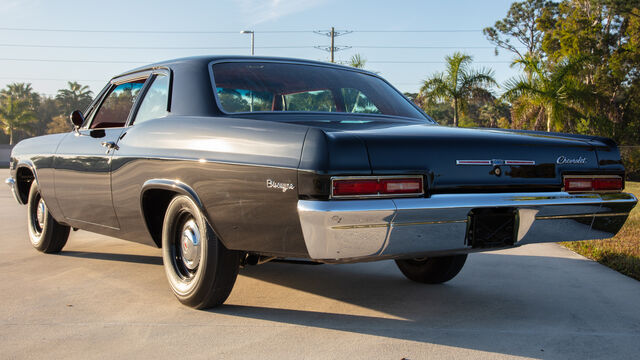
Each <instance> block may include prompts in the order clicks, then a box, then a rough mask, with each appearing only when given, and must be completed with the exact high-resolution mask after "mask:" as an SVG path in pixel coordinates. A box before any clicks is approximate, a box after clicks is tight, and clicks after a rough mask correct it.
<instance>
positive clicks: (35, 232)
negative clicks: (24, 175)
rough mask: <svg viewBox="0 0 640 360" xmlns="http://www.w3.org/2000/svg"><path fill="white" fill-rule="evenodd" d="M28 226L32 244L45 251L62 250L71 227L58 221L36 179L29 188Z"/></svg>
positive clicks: (54, 251) (55, 251)
mask: <svg viewBox="0 0 640 360" xmlns="http://www.w3.org/2000/svg"><path fill="white" fill-rule="evenodd" d="M27 227H28V228H29V240H31V245H33V247H34V248H36V249H38V250H39V251H42V252H44V253H57V252H60V251H61V250H62V248H63V247H64V245H65V244H66V243H67V239H68V238H69V227H68V226H65V225H62V224H60V223H58V222H57V221H56V219H54V218H53V216H51V214H50V213H49V208H47V204H46V203H45V202H44V199H43V198H42V196H41V194H40V188H39V187H38V184H37V183H36V182H35V180H34V181H33V182H32V183H31V188H30V189H29V201H28V202H27Z"/></svg>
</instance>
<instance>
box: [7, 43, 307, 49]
mask: <svg viewBox="0 0 640 360" xmlns="http://www.w3.org/2000/svg"><path fill="white" fill-rule="evenodd" d="M0 46H6V47H27V48H61V49H125V50H126V49H131V50H138V49H139V50H210V49H246V48H247V47H246V46H177V47H171V46H97V45H96V46H94V45H45V44H0ZM256 49H313V46H256Z"/></svg>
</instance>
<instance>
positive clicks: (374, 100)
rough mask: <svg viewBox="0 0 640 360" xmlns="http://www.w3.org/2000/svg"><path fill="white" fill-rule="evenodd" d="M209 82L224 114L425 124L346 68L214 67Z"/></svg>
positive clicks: (389, 91)
mask: <svg viewBox="0 0 640 360" xmlns="http://www.w3.org/2000/svg"><path fill="white" fill-rule="evenodd" d="M213 78H214V81H215V87H216V92H217V96H218V100H219V103H220V106H221V107H222V110H224V111H225V112H227V113H245V112H272V111H296V112H339V113H352V114H380V115H391V116H402V117H407V118H415V119H420V120H424V119H425V117H424V115H422V113H420V111H418V110H417V109H416V108H415V107H414V106H413V105H411V104H410V103H409V102H408V101H407V100H406V99H405V98H404V97H403V96H402V95H400V94H399V93H398V92H397V91H396V90H395V89H393V88H392V87H390V86H389V85H388V84H387V83H386V82H384V81H382V80H381V79H379V78H377V77H375V76H371V75H367V74H364V73H361V72H357V71H350V70H347V69H345V70H342V69H336V68H331V67H325V66H313V65H302V64H283V63H260V62H231V63H219V64H214V65H213Z"/></svg>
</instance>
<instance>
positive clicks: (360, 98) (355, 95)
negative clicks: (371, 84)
mask: <svg viewBox="0 0 640 360" xmlns="http://www.w3.org/2000/svg"><path fill="white" fill-rule="evenodd" d="M342 97H343V99H344V106H345V108H346V109H345V111H346V112H350V113H366V114H380V110H378V108H377V107H376V106H375V105H374V104H373V102H372V101H371V100H369V98H368V97H367V96H366V95H365V94H363V93H362V92H360V91H359V90H357V89H351V88H343V89H342Z"/></svg>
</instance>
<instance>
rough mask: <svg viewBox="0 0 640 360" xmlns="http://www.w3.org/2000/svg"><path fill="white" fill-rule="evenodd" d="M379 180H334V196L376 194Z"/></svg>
mask: <svg viewBox="0 0 640 360" xmlns="http://www.w3.org/2000/svg"><path fill="white" fill-rule="evenodd" d="M377 193H378V180H334V181H333V196H355V195H375V194H377Z"/></svg>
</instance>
